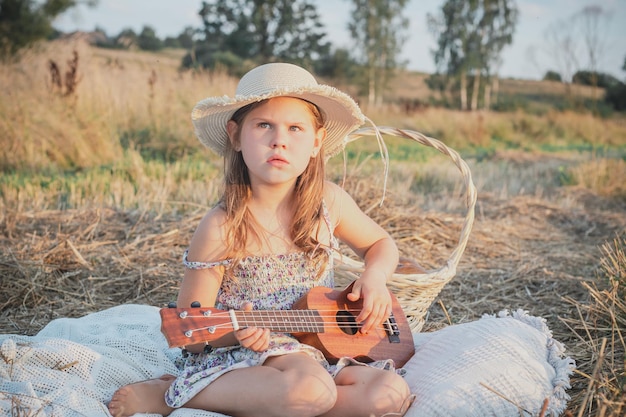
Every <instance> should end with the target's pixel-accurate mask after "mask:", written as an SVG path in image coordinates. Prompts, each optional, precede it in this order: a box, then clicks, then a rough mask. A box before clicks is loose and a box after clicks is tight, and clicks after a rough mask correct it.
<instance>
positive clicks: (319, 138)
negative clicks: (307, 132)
mask: <svg viewBox="0 0 626 417" xmlns="http://www.w3.org/2000/svg"><path fill="white" fill-rule="evenodd" d="M325 139H326V128H325V127H320V128H319V129H317V132H316V133H315V142H314V143H313V151H312V152H311V158H315V157H316V156H317V155H318V154H319V153H320V149H321V148H322V143H323V142H324V140H325Z"/></svg>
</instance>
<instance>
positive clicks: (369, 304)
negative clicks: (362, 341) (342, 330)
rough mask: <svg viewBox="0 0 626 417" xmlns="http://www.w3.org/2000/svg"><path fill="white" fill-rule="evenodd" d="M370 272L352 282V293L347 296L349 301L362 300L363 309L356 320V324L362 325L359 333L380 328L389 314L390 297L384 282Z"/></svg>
mask: <svg viewBox="0 0 626 417" xmlns="http://www.w3.org/2000/svg"><path fill="white" fill-rule="evenodd" d="M367 272H369V273H367ZM372 272H373V271H371V272H370V271H366V272H364V273H363V274H362V275H361V278H359V279H357V280H356V281H354V285H353V286H352V291H351V292H350V293H349V294H348V300H350V301H357V300H359V299H362V300H363V309H362V310H361V313H360V314H359V315H358V316H357V318H356V321H357V323H362V326H361V333H367V332H369V331H370V330H371V329H373V328H375V327H378V326H381V325H382V323H383V322H384V321H385V320H387V319H388V318H389V315H390V314H391V304H392V303H391V295H390V294H389V290H388V289H387V285H386V280H385V279H380V277H374V276H373V273H372ZM370 277H371V278H370Z"/></svg>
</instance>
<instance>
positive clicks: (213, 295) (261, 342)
mask: <svg viewBox="0 0 626 417" xmlns="http://www.w3.org/2000/svg"><path fill="white" fill-rule="evenodd" d="M225 221H226V217H225V213H224V211H223V210H222V209H220V208H214V209H212V210H211V211H209V212H208V213H207V214H206V216H204V218H203V219H202V221H201V222H200V224H199V225H198V228H197V229H196V231H195V233H194V235H193V237H192V239H191V244H190V245H189V253H188V255H187V259H188V260H189V261H196V262H207V261H213V260H220V259H224V258H225V257H226V254H225V253H224V247H225V244H224V242H225V237H224V236H225ZM223 277H224V267H223V266H216V267H213V268H207V269H188V268H185V274H184V276H183V281H182V283H181V285H180V289H179V291H178V300H177V305H178V306H180V307H183V306H190V305H191V303H193V302H194V301H198V302H199V303H200V305H201V306H205V307H213V306H214V305H215V300H216V299H217V293H218V291H219V288H220V285H221V284H222V279H223ZM237 344H241V345H242V346H244V347H247V348H249V349H252V350H257V351H262V350H265V349H267V347H268V345H269V330H267V329H257V328H253V327H250V328H246V329H242V330H239V331H237V332H232V333H228V334H227V335H225V336H223V337H221V338H220V339H217V340H214V341H212V342H211V346H213V347H222V346H233V345H237ZM204 347H205V345H204V344H198V345H192V346H187V350H188V351H190V352H196V353H198V352H202V350H203V349H204Z"/></svg>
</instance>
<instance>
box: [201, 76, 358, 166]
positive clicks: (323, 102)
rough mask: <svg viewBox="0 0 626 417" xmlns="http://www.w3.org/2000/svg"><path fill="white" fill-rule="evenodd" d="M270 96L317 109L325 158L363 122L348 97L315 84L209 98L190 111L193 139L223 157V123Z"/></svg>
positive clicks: (334, 153) (226, 139)
mask: <svg viewBox="0 0 626 417" xmlns="http://www.w3.org/2000/svg"><path fill="white" fill-rule="evenodd" d="M273 97H294V98H300V99H303V100H307V101H310V102H311V103H313V104H315V105H316V106H317V107H318V108H319V109H320V111H321V112H322V113H323V115H324V120H325V123H324V127H325V128H326V131H327V134H326V139H325V141H324V157H325V158H326V159H328V158H330V157H332V156H334V155H336V154H337V153H339V152H340V151H341V150H342V149H343V147H344V146H345V143H346V141H345V140H346V136H347V135H348V134H349V133H350V132H352V131H354V130H355V129H357V128H358V127H360V126H362V125H363V124H364V123H365V116H363V113H362V112H361V110H360V109H359V106H358V105H357V104H356V102H355V101H354V100H353V99H352V98H351V97H350V96H349V95H347V94H345V93H343V92H341V91H339V90H338V89H336V88H334V87H331V86H328V85H316V86H307V87H302V88H299V89H282V90H281V89H277V90H273V91H272V92H271V93H268V94H264V95H256V96H235V97H228V96H224V97H209V98H207V99H204V100H201V101H200V102H198V104H196V106H195V107H194V108H193V111H192V112H191V120H192V122H193V125H194V129H195V133H196V136H197V137H198V139H199V140H200V142H201V143H202V144H204V145H205V146H207V147H208V148H209V149H211V150H213V151H214V152H216V153H217V154H219V155H222V156H223V155H224V153H225V151H226V147H227V146H228V142H229V139H228V133H227V131H226V124H227V123H228V121H229V120H230V119H231V117H232V116H233V114H234V113H235V111H237V110H238V109H240V108H241V107H244V106H246V105H248V104H251V103H254V102H257V101H262V100H267V99H270V98H273Z"/></svg>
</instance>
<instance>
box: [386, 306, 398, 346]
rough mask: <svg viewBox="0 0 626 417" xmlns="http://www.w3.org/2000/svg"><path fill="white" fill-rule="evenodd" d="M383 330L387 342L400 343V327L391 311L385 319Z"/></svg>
mask: <svg viewBox="0 0 626 417" xmlns="http://www.w3.org/2000/svg"><path fill="white" fill-rule="evenodd" d="M385 331H386V332H387V338H388V339H389V343H400V329H399V327H398V322H397V321H396V318H395V317H394V315H393V313H391V315H390V316H389V318H388V319H387V321H385Z"/></svg>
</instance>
